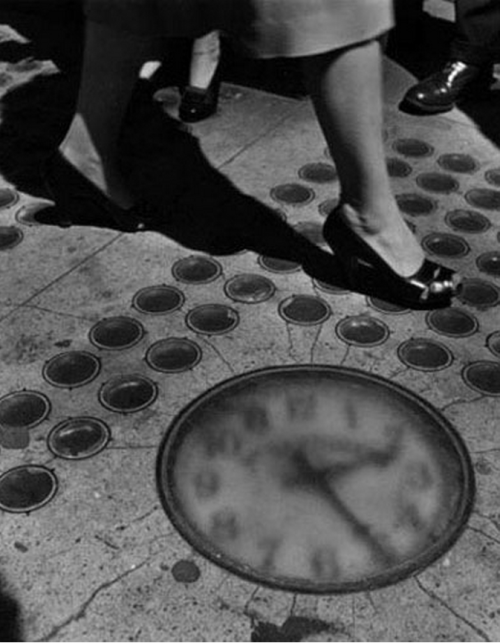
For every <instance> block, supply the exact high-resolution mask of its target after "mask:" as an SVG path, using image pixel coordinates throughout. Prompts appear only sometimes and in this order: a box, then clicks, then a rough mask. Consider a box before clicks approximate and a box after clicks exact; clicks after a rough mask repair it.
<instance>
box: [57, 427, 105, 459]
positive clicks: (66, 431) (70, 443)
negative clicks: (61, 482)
mask: <svg viewBox="0 0 500 643" xmlns="http://www.w3.org/2000/svg"><path fill="white" fill-rule="evenodd" d="M110 439H111V431H110V429H109V427H108V425H107V424H105V423H104V422H103V421H102V420H98V419H97V418H92V417H78V418H70V419H69V420H64V421H63V422H60V423H59V424H57V425H56V426H55V427H54V428H53V429H52V431H51V432H50V433H49V436H48V438H47V446H48V447H49V449H50V451H52V453H53V454H54V455H56V456H59V457H60V458H64V459H65V460H84V459H85V458H91V457H92V456H93V455H96V454H97V453H99V452H100V451H102V450H103V449H104V448H105V447H106V445H107V444H108V442H109V440H110Z"/></svg>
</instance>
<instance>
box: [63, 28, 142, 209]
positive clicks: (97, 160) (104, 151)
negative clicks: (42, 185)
mask: <svg viewBox="0 0 500 643" xmlns="http://www.w3.org/2000/svg"><path fill="white" fill-rule="evenodd" d="M151 54H154V41H152V40H151V39H149V38H148V39H146V38H145V37H142V36H137V35H134V34H130V33H127V32H122V31H117V30H115V29H112V28H110V27H108V26H105V25H102V24H98V23H95V22H91V21H89V22H87V32H86V42H85V53H84V60H83V68H82V76H81V81H80V90H79V95H78V100H77V106H76V112H75V115H74V117H73V120H72V122H71V125H70V127H69V130H68V132H67V134H66V136H65V138H64V140H63V141H62V143H61V145H60V147H59V150H60V152H61V153H62V155H63V156H64V157H65V158H66V159H67V160H68V161H69V162H70V163H71V164H72V165H74V166H75V167H76V168H77V169H78V170H79V171H80V172H81V173H82V174H83V175H84V176H85V177H86V178H88V179H89V180H90V181H92V183H94V184H95V185H96V186H97V187H98V188H99V189H100V190H101V191H102V192H104V194H106V195H107V196H108V197H109V198H110V199H111V200H112V201H114V202H115V203H116V204H117V205H119V206H121V207H123V208H128V207H130V206H131V205H133V198H132V195H131V193H130V191H129V190H128V188H127V186H126V184H125V181H124V180H123V178H122V176H121V174H120V171H119V168H118V162H117V158H118V141H119V135H120V130H121V126H122V122H123V118H124V115H125V112H126V109H127V106H128V103H129V100H130V97H131V94H132V90H133V88H134V84H135V82H136V81H137V78H138V74H139V70H140V68H141V66H142V64H143V63H144V62H145V61H146V60H148V59H151ZM153 57H154V56H153Z"/></svg>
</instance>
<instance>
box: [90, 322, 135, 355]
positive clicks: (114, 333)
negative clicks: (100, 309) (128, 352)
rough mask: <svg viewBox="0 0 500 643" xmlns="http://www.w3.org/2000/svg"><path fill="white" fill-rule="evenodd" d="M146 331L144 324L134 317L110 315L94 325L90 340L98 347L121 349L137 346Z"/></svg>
mask: <svg viewBox="0 0 500 643" xmlns="http://www.w3.org/2000/svg"><path fill="white" fill-rule="evenodd" d="M144 333H145V331H144V327H143V326H142V324H141V323H139V322H138V321H137V320H136V319H134V318H133V317H109V318H107V319H102V320H101V321H99V322H97V324H95V325H94V326H92V328H91V329H90V333H89V340H90V341H91V343H92V344H94V346H97V348H102V349H106V350H115V351H119V350H124V349H125V348H130V347H131V346H135V345H136V344H137V343H138V342H140V341H141V339H142V338H143V337H144Z"/></svg>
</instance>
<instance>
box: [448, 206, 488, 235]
mask: <svg viewBox="0 0 500 643" xmlns="http://www.w3.org/2000/svg"><path fill="white" fill-rule="evenodd" d="M445 221H446V223H447V224H448V225H449V226H450V228H453V230H456V231H457V232H467V233H469V234H479V233H480V232H485V231H486V230H488V228H490V227H491V222H490V220H489V219H488V218H487V217H485V216H484V215H483V214H481V213H480V212H476V211H474V210H451V211H450V212H447V213H446V216H445Z"/></svg>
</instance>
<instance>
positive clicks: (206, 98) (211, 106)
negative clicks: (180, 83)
mask: <svg viewBox="0 0 500 643" xmlns="http://www.w3.org/2000/svg"><path fill="white" fill-rule="evenodd" d="M219 90H220V78H219V74H218V72H217V71H216V72H215V74H214V77H213V78H212V80H211V82H210V85H209V86H208V87H207V89H200V88H198V87H193V86H192V85H187V86H186V87H185V88H184V91H183V92H182V98H181V102H180V105H179V118H180V120H181V121H183V122H184V123H197V122H198V121H202V120H204V119H205V118H208V117H209V116H212V115H213V114H215V112H216V111H217V106H218V104H219Z"/></svg>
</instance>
